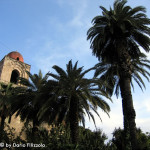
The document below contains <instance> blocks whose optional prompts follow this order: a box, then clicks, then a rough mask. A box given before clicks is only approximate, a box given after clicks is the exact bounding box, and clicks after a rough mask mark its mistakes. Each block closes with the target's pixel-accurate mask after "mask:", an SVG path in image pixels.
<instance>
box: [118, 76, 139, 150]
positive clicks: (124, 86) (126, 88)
mask: <svg viewBox="0 0 150 150" xmlns="http://www.w3.org/2000/svg"><path fill="white" fill-rule="evenodd" d="M120 89H121V96H122V101H123V109H125V110H124V112H123V113H124V130H125V132H128V125H129V129H130V138H131V145H132V150H137V148H136V145H137V140H136V139H137V138H136V123H135V116H136V114H135V110H134V107H133V100H132V94H131V87H130V78H123V79H121V82H120ZM126 134H127V133H126Z"/></svg>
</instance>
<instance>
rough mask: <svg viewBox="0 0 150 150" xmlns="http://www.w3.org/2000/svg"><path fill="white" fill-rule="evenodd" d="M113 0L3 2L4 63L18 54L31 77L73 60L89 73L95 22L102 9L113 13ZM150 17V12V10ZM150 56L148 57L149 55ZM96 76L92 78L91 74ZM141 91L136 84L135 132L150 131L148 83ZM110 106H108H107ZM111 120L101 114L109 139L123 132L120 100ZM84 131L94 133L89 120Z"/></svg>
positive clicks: (0, 44) (0, 41) (0, 40)
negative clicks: (90, 34)
mask: <svg viewBox="0 0 150 150" xmlns="http://www.w3.org/2000/svg"><path fill="white" fill-rule="evenodd" d="M113 2H114V1H113V0H42V1H41V0H0V59H2V58H3V57H4V56H5V55H7V54H8V53H9V52H11V51H16V50H17V51H18V52H20V53H21V54H22V55H23V58H24V61H25V63H27V64H30V65H31V73H32V74H33V73H38V71H39V69H41V70H42V72H43V74H45V73H47V72H48V71H53V69H52V66H53V65H59V66H60V67H63V68H65V67H66V64H67V63H68V61H69V60H71V59H72V61H73V62H76V61H79V66H84V68H85V69H88V68H90V67H92V66H94V65H95V64H96V63H98V61H97V58H96V57H95V56H92V51H91V49H90V42H89V41H87V40H86V38H87V30H88V29H89V28H90V27H91V26H92V24H91V20H92V19H93V18H94V17H95V16H97V15H101V10H100V8H99V6H100V5H102V6H104V7H106V8H109V7H110V6H112V4H113ZM127 4H128V5H130V6H132V7H135V6H139V5H141V6H145V7H147V6H150V0H142V1H141V0H136V1H133V0H129V1H128V3H127ZM147 15H148V17H150V9H148V7H147ZM149 56H150V54H149ZM88 76H89V77H92V76H93V74H92V73H91V74H89V75H88ZM145 83H146V87H147V88H146V90H144V92H142V91H141V90H140V89H139V88H138V87H137V85H135V87H136V88H135V91H134V93H133V99H134V106H135V109H136V113H137V118H136V123H137V127H141V129H142V130H143V131H144V132H146V131H149V132H150V125H149V124H150V98H149V96H150V94H149V91H150V83H148V82H146V81H145ZM108 103H110V102H109V101H108ZM110 106H111V112H110V118H109V117H108V116H107V115H106V114H104V113H103V112H101V111H99V112H100V115H101V118H102V120H103V122H101V121H100V120H99V119H98V118H97V117H96V122H97V127H98V128H101V129H103V131H104V132H105V133H106V134H107V135H108V136H109V138H110V137H111V133H112V132H113V130H114V128H118V127H121V128H122V126H123V125H122V124H123V123H122V122H123V119H122V108H121V107H122V105H121V99H120V98H119V99H116V97H115V96H114V97H113V103H110ZM86 127H87V128H90V129H92V130H94V129H95V128H94V124H93V123H92V122H91V123H89V122H88V121H87V123H86Z"/></svg>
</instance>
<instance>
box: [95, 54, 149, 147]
mask: <svg viewBox="0 0 150 150" xmlns="http://www.w3.org/2000/svg"><path fill="white" fill-rule="evenodd" d="M131 65H132V70H131V72H132V73H131V86H132V87H133V90H134V84H133V80H134V81H135V82H136V83H137V84H138V85H139V87H140V88H141V90H142V91H143V88H142V87H144V88H146V86H145V84H144V81H143V80H142V77H141V75H142V76H143V77H145V78H146V79H147V80H148V81H149V77H150V73H149V72H148V70H149V69H150V61H149V60H147V59H146V55H144V54H143V53H141V56H140V58H139V59H138V60H137V59H132V60H131ZM95 67H96V71H95V77H98V76H99V79H100V80H101V82H102V84H101V85H105V84H106V83H107V84H108V85H109V86H107V87H105V86H103V88H104V89H105V91H106V92H107V93H109V94H110V95H112V94H113V93H115V95H116V96H117V97H118V96H119V89H120V71H121V70H120V66H119V65H118V64H117V63H114V64H108V63H105V62H100V63H98V64H97V65H96V66H95ZM105 82H106V83H105ZM103 83H104V84H103ZM110 87H111V88H110ZM101 88H102V87H101ZM124 103H125V102H124ZM125 106H126V104H124V105H122V107H123V115H124V131H125V135H124V138H125V141H126V144H125V145H126V146H129V144H130V143H128V142H129V141H128V139H127V138H128V128H127V127H128V121H127V112H126V108H125ZM127 143H128V145H127ZM126 149H127V148H126Z"/></svg>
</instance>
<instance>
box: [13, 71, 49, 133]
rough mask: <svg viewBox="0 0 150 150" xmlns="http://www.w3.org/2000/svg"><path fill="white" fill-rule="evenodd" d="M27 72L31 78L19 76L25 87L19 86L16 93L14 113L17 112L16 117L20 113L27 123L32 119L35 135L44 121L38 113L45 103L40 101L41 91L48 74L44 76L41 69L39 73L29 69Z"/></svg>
mask: <svg viewBox="0 0 150 150" xmlns="http://www.w3.org/2000/svg"><path fill="white" fill-rule="evenodd" d="M27 74H28V75H29V80H28V79H25V78H19V83H20V84H21V85H24V86H25V87H19V90H18V93H16V94H15V96H14V100H13V102H12V104H11V105H12V111H13V113H15V112H16V117H17V116H19V115H20V117H21V120H22V121H26V124H28V123H29V122H30V121H31V122H32V123H33V128H32V132H33V135H34V133H35V132H36V131H37V130H38V126H39V125H40V123H42V121H43V120H39V119H38V116H37V113H38V111H39V109H40V108H41V105H42V103H43V102H42V101H40V97H41V93H40V91H41V89H42V87H43V86H44V85H45V84H46V82H47V79H48V75H47V74H46V75H45V76H44V77H43V75H42V72H41V70H40V71H39V73H38V74H33V75H32V74H31V73H30V72H28V71H27ZM35 102H36V103H35Z"/></svg>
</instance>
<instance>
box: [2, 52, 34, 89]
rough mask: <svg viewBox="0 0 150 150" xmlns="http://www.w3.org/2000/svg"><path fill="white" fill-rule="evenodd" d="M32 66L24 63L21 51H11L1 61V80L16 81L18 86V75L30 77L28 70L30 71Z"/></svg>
mask: <svg viewBox="0 0 150 150" xmlns="http://www.w3.org/2000/svg"><path fill="white" fill-rule="evenodd" d="M30 67H31V66H30V65H28V64H26V63H24V59H23V56H22V55H21V54H20V53H19V52H17V51H13V52H10V53H9V54H7V55H6V56H5V57H4V58H3V59H2V60H1V61H0V82H3V83H6V84H7V83H14V84H15V85H16V86H17V85H18V81H17V79H18V77H23V78H26V79H28V75H27V73H26V71H28V72H30Z"/></svg>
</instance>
